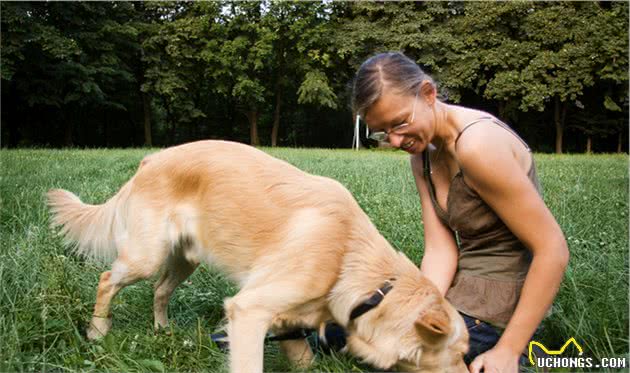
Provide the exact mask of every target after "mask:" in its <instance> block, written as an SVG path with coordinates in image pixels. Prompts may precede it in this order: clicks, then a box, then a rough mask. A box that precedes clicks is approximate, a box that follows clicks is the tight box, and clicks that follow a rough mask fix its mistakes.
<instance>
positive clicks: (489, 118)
mask: <svg viewBox="0 0 630 373" xmlns="http://www.w3.org/2000/svg"><path fill="white" fill-rule="evenodd" d="M485 120H489V121H491V122H493V123H496V124H498V125H499V126H500V127H502V128H503V129H505V130H506V131H509V132H510V133H511V134H513V135H514V136H516V138H517V139H518V140H519V141H520V142H521V143H522V144H523V146H525V149H527V151H528V152H531V149H530V148H529V145H527V143H526V142H525V140H523V139H522V138H521V137H520V136H519V135H518V134H517V133H516V132H515V131H514V130H513V129H512V128H510V126H508V125H507V124H505V123H504V122H503V121H501V120H499V119H497V118H495V117H481V118H479V119H475V120H473V121H472V122H470V123H468V124H466V125H465V126H464V128H463V129H462V130H461V131H460V132H459V134H457V137H456V138H455V146H457V141H458V140H459V138H460V137H461V136H462V134H463V133H464V131H466V130H467V129H468V128H470V127H471V126H473V125H475V124H477V123H479V122H483V121H485Z"/></svg>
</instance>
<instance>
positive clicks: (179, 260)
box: [153, 255, 199, 330]
mask: <svg viewBox="0 0 630 373" xmlns="http://www.w3.org/2000/svg"><path fill="white" fill-rule="evenodd" d="M198 265H199V263H191V262H189V261H188V260H186V258H184V256H180V255H171V256H170V257H169V258H168V260H167V263H166V268H165V270H164V273H163V274H162V277H161V278H160V280H159V281H158V282H156V283H155V295H154V298H153V314H154V327H155V330H158V329H160V328H165V327H167V326H168V301H169V299H170V297H171V295H172V294H173V291H175V288H177V286H179V284H181V283H182V282H183V281H184V280H185V279H187V278H188V276H190V275H191V274H192V273H193V272H194V271H195V269H196V268H197V266H198Z"/></svg>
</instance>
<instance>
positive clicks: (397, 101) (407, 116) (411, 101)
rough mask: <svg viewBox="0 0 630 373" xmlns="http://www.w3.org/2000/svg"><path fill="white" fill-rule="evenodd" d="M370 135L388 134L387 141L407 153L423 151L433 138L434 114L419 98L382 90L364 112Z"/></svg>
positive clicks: (420, 97) (421, 98)
mask: <svg viewBox="0 0 630 373" xmlns="http://www.w3.org/2000/svg"><path fill="white" fill-rule="evenodd" d="M364 119H365V122H366V123H367V125H368V127H369V129H370V131H372V132H385V133H387V141H388V142H389V143H390V144H391V145H392V146H393V147H395V148H399V149H402V150H404V151H406V152H408V153H410V154H418V153H421V152H422V151H424V149H426V147H427V145H428V144H429V142H430V141H431V139H432V138H433V132H434V125H433V111H432V107H431V106H430V105H428V104H427V103H426V101H425V100H424V99H423V97H422V96H420V95H419V96H410V95H403V94H399V93H396V92H394V91H392V90H391V89H385V90H384V91H383V93H382V94H381V98H379V99H378V100H377V101H376V102H375V103H374V104H373V105H372V106H371V107H370V108H369V109H368V110H367V111H366V113H365V118H364Z"/></svg>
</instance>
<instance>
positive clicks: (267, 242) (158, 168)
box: [49, 141, 358, 284]
mask: <svg viewBox="0 0 630 373" xmlns="http://www.w3.org/2000/svg"><path fill="white" fill-rule="evenodd" d="M49 200H50V204H51V205H52V206H53V211H54V213H55V218H54V222H55V223H57V224H58V225H63V226H64V233H66V234H67V233H71V234H69V238H70V239H71V240H74V241H77V242H78V244H79V251H80V252H81V253H83V254H86V255H90V254H92V253H100V254H102V256H105V257H108V256H109V257H111V256H114V257H115V256H116V255H115V253H112V251H113V250H116V251H117V252H118V253H120V252H125V254H126V255H131V256H138V258H145V257H147V256H148V255H147V254H148V253H147V252H150V253H151V255H150V256H151V257H153V258H155V263H154V266H157V265H159V263H160V262H162V261H163V260H164V257H165V255H168V251H169V250H173V249H181V250H184V252H183V255H185V256H186V258H187V259H188V260H190V261H192V262H207V263H209V264H214V265H218V266H219V267H221V268H222V269H223V270H225V271H227V272H228V274H230V275H232V276H233V278H234V279H235V280H237V281H238V282H239V283H241V284H242V283H243V281H244V280H245V278H246V277H247V275H248V272H249V271H251V269H252V265H253V263H254V262H256V261H259V260H261V258H266V259H265V260H269V258H271V257H273V255H274V252H276V253H279V252H281V251H284V253H285V254H284V255H288V254H287V253H286V249H287V247H286V246H287V245H290V244H291V243H292V242H300V246H301V249H300V251H299V252H295V253H292V254H297V257H298V258H299V257H300V256H304V255H311V256H314V255H317V256H319V257H320V258H321V259H320V260H321V261H322V262H325V261H326V260H330V261H332V262H333V263H337V262H339V260H336V259H337V258H328V257H327V255H341V250H342V246H343V241H344V236H345V235H344V232H345V233H347V232H348V229H349V227H348V226H344V224H349V222H350V221H351V220H352V219H353V217H352V215H353V214H356V213H357V211H358V206H356V202H354V199H353V198H352V196H351V195H350V194H349V192H348V191H347V190H346V189H345V188H344V187H343V186H341V185H340V184H339V183H338V182H336V181H334V180H331V179H328V178H324V177H319V176H314V175H309V174H307V173H304V172H303V171H301V170H299V169H297V168H295V167H293V166H291V165H290V164H288V163H286V162H283V161H281V160H278V159H276V158H273V157H271V156H269V155H267V154H266V153H264V152H262V151H260V150H257V149H255V148H252V147H250V146H246V145H242V144H238V143H233V142H226V141H199V142H194V143H189V144H184V145H181V146H176V147H172V148H168V149H165V150H163V151H160V152H158V153H155V154H152V155H149V156H147V157H146V158H145V159H144V160H143V161H142V163H141V165H140V168H139V169H138V172H137V173H136V175H134V176H133V178H132V179H131V180H130V181H129V182H128V183H127V185H125V187H124V190H121V192H119V193H118V194H117V195H116V196H115V197H114V198H112V199H111V200H110V201H108V202H107V203H105V204H104V205H101V206H89V205H84V204H81V203H80V201H79V200H78V198H76V197H74V196H73V195H72V194H71V193H68V192H65V191H52V192H50V193H49ZM108 206H109V208H108ZM88 209H89V210H90V212H88ZM99 209H100V210H99ZM97 211H100V213H96V212H97ZM105 211H107V212H108V213H107V214H105V213H104V212H105ZM77 215H82V216H81V217H80V218H78V217H77ZM105 215H106V217H107V219H104V216H105ZM61 217H64V218H61ZM103 224H105V225H106V226H107V227H106V228H105V229H103V227H102V225H103ZM96 227H99V228H98V229H96ZM315 236H317V237H315ZM309 237H311V238H312V239H311V240H309ZM97 238H98V239H97ZM295 249H296V250H297V248H295ZM108 254H109V255H108ZM112 254H114V255H112ZM139 260H140V259H139ZM142 260H144V259H142ZM320 260H317V261H318V262H319V261H320ZM311 262H312V261H311ZM150 264H151V263H143V267H149V266H150ZM147 271H148V270H147Z"/></svg>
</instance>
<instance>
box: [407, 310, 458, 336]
mask: <svg viewBox="0 0 630 373" xmlns="http://www.w3.org/2000/svg"><path fill="white" fill-rule="evenodd" d="M415 326H416V330H417V331H418V332H419V333H420V334H421V335H426V334H429V335H433V336H441V335H447V334H449V333H450V332H451V318H450V317H449V316H448V313H447V312H446V309H444V306H442V304H441V302H440V303H435V304H433V305H432V306H431V307H430V308H429V309H427V310H426V311H424V312H422V313H420V316H419V317H418V319H417V320H416V322H415Z"/></svg>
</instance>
